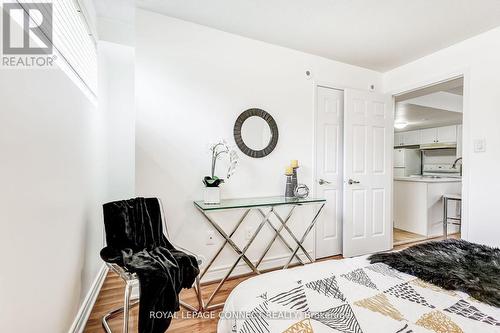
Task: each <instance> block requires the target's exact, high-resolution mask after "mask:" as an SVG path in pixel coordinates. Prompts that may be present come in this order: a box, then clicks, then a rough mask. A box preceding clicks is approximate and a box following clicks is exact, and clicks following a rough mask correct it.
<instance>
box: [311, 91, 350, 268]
mask: <svg viewBox="0 0 500 333" xmlns="http://www.w3.org/2000/svg"><path fill="white" fill-rule="evenodd" d="M316 96H317V100H316V108H317V110H316V195H317V196H318V197H322V198H325V199H326V200H327V201H326V205H325V207H324V209H323V212H322V213H321V215H320V217H319V219H318V222H317V224H316V258H323V257H328V256H332V255H336V254H340V253H341V252H342V248H341V247H342V167H343V165H342V153H343V151H342V146H343V132H342V127H343V125H342V121H343V113H344V92H343V91H341V90H336V89H331V88H325V87H318V88H317V94H316Z"/></svg>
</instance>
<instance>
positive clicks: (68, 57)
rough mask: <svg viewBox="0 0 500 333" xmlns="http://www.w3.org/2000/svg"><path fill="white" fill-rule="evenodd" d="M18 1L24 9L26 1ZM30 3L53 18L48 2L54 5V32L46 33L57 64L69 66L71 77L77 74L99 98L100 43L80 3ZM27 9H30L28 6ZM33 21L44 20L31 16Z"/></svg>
mask: <svg viewBox="0 0 500 333" xmlns="http://www.w3.org/2000/svg"><path fill="white" fill-rule="evenodd" d="M18 2H19V3H20V4H21V6H23V1H20V0H18ZM26 2H27V3H30V4H33V3H34V4H35V6H36V8H37V9H39V10H40V12H41V13H42V15H43V17H44V18H45V17H50V16H51V15H50V14H49V9H48V7H47V6H44V3H52V12H53V13H52V24H50V25H49V26H50V27H51V28H52V33H49V32H48V31H45V32H44V34H45V35H46V36H47V39H48V40H49V42H51V43H52V45H53V50H54V54H55V55H56V62H57V63H58V64H59V65H61V67H67V68H66V69H69V71H70V74H74V76H75V78H76V79H77V80H78V81H80V82H81V83H83V87H84V88H85V89H87V90H88V91H89V92H90V93H91V95H92V96H93V97H94V98H95V96H96V95H97V47H96V40H95V38H94V35H93V33H92V31H91V29H90V26H89V24H88V22H87V20H86V19H85V17H84V15H83V13H82V10H81V7H80V5H79V4H78V2H77V0H52V1H50V0H34V1H26ZM23 8H24V9H25V10H26V7H23ZM30 15H31V14H30ZM31 19H32V20H33V21H35V22H37V21H38V20H40V19H41V17H37V16H36V15H31ZM49 36H51V38H50V37H49ZM63 69H65V68H63Z"/></svg>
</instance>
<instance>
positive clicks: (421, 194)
mask: <svg viewBox="0 0 500 333" xmlns="http://www.w3.org/2000/svg"><path fill="white" fill-rule="evenodd" d="M463 91H464V79H463V77H459V78H454V79H451V80H447V81H444V82H440V83H437V84H434V85H429V86H426V87H425V88H421V89H416V90H413V91H411V92H408V93H403V94H399V95H396V96H394V100H395V109H394V151H393V167H394V170H393V176H394V179H393V244H394V245H401V244H407V243H413V242H418V241H425V240H428V239H436V238H444V237H449V238H459V237H460V225H461V215H462V205H461V193H462V168H463V166H462V160H461V158H462V128H463V105H464V103H463ZM448 196H451V197H452V198H453V200H446V201H447V212H446V213H445V209H444V205H445V200H444V198H445V197H448ZM457 199H458V200H457ZM445 214H446V215H447V218H445ZM445 221H447V222H448V223H447V224H446V228H444V226H445ZM445 230H446V231H445Z"/></svg>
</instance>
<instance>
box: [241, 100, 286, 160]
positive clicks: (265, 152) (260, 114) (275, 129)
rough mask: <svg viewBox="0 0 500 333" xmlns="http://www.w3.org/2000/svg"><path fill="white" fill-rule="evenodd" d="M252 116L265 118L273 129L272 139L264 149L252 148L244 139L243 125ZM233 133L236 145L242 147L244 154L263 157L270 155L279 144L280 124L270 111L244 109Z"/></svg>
mask: <svg viewBox="0 0 500 333" xmlns="http://www.w3.org/2000/svg"><path fill="white" fill-rule="evenodd" d="M250 117H260V118H262V119H264V121H265V122H266V123H267V124H268V125H269V128H270V129H271V140H269V144H268V145H267V147H264V149H261V150H253V149H252V148H249V147H248V146H247V145H246V144H245V142H244V141H243V137H242V135H241V128H242V127H243V123H244V122H245V120H247V119H248V118H250ZM233 134H234V141H236V145H237V146H238V148H240V150H241V151H242V152H243V154H245V155H248V156H250V157H253V158H262V157H264V156H267V155H269V154H270V153H271V152H272V151H273V150H274V148H276V145H277V144H278V136H279V134H278V125H276V121H274V118H273V117H272V116H271V115H270V114H269V113H267V112H266V111H264V110H261V109H255V108H254V109H248V110H246V111H243V112H242V113H241V114H240V115H239V116H238V118H237V119H236V122H235V123H234V129H233Z"/></svg>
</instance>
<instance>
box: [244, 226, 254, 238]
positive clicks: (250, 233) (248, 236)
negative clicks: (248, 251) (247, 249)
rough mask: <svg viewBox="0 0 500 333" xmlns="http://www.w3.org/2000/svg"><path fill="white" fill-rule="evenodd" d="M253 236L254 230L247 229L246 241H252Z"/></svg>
mask: <svg viewBox="0 0 500 333" xmlns="http://www.w3.org/2000/svg"><path fill="white" fill-rule="evenodd" d="M252 235H253V229H252V228H246V229H245V239H246V240H250V238H252Z"/></svg>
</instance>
